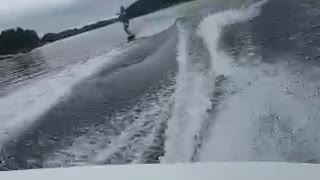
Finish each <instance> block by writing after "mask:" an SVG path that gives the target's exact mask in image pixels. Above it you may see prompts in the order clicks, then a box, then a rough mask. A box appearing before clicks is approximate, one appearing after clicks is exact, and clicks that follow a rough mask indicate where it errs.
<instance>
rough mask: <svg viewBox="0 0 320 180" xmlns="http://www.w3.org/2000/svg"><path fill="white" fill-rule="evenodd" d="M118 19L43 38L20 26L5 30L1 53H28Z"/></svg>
mask: <svg viewBox="0 0 320 180" xmlns="http://www.w3.org/2000/svg"><path fill="white" fill-rule="evenodd" d="M116 21H117V18H115V19H109V20H104V21H99V22H97V23H94V24H91V25H87V26H84V27H82V28H75V29H68V30H65V31H62V32H59V33H48V34H45V35H44V36H43V37H42V38H39V36H38V34H37V33H36V31H34V30H29V29H26V30H24V29H22V28H20V27H18V28H16V29H8V30H4V31H2V32H1V34H0V55H1V56H3V55H9V54H17V53H26V52H29V51H31V50H32V49H34V48H37V47H39V46H42V45H44V44H47V43H52V42H54V41H58V40H61V39H64V38H68V37H71V36H75V35H78V34H81V33H85V32H88V31H91V30H94V29H97V28H101V27H104V26H107V25H109V24H112V23H115V22H116ZM3 57H4V56H3Z"/></svg>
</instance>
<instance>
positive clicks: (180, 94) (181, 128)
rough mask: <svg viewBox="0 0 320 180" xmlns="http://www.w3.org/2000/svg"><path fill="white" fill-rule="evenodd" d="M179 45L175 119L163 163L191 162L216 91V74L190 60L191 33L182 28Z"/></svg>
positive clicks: (169, 130) (172, 122)
mask: <svg viewBox="0 0 320 180" xmlns="http://www.w3.org/2000/svg"><path fill="white" fill-rule="evenodd" d="M178 30H179V43H178V55H177V61H178V63H179V73H178V75H177V85H176V92H175V93H174V107H173V112H172V117H171V119H170V120H169V121H168V129H167V131H166V142H165V155H164V157H162V159H161V161H162V162H165V163H168V162H189V161H190V159H191V157H192V155H193V151H194V145H195V139H196V138H197V136H198V133H199V131H200V129H201V127H202V122H203V120H204V119H206V118H207V114H206V111H207V109H209V108H210V106H211V102H210V98H208V97H209V96H210V94H211V93H212V91H213V87H212V86H213V83H212V81H214V77H213V76H212V75H213V74H212V73H208V74H207V73H204V72H203V71H202V70H200V69H199V68H197V66H196V65H195V64H194V63H193V62H192V61H191V60H190V59H189V57H188V55H187V54H188V42H187V39H188V36H189V33H188V31H186V30H184V29H183V27H181V26H180V25H178Z"/></svg>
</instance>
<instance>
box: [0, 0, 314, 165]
mask: <svg viewBox="0 0 320 180" xmlns="http://www.w3.org/2000/svg"><path fill="white" fill-rule="evenodd" d="M319 8H320V4H319V3H318V2H317V1H313V0H299V1H298V0H280V1H277V0H269V1H232V0H229V1H218V0H217V1H206V0H202V1H201V0H199V1H195V2H191V3H187V4H184V5H180V6H176V7H173V8H170V9H167V10H164V11H160V12H157V13H155V14H151V15H147V16H145V17H141V18H138V19H135V20H133V22H132V30H133V31H134V32H135V33H136V34H137V35H138V37H139V38H138V39H137V41H135V42H132V43H128V44H127V43H125V42H124V40H125V36H124V33H123V32H122V30H121V25H119V24H116V25H112V26H109V27H106V28H103V29H100V30H97V31H93V32H89V33H87V34H84V35H80V36H77V37H73V38H70V39H67V40H63V41H60V42H57V43H54V44H51V45H48V46H45V47H43V48H40V49H37V50H35V51H33V52H31V53H29V54H27V55H23V56H20V57H17V58H15V59H10V60H5V61H0V65H1V68H0V70H1V74H0V77H1V79H0V80H1V86H0V87H1V92H0V97H1V99H0V109H1V110H0V120H1V121H0V123H1V124H0V147H2V148H0V149H3V150H2V153H1V154H2V163H1V165H0V167H1V170H15V169H30V168H46V167H68V166H84V165H95V164H130V163H174V162H195V161H286V162H308V163H318V162H319V160H320V146H319V145H318V144H319V143H318V139H319V135H318V133H317V132H318V131H319V128H320V124H319V122H318V121H319V120H320V119H319V112H320V111H319V110H320V104H319V100H318V98H319V87H320V83H319V82H318V81H319V80H318V78H317V77H318V76H319V72H320V71H319V67H318V62H317V61H318V57H319V50H320V49H319V48H320V46H319V47H318V39H319V36H318V34H319V28H318V26H319V24H320V20H319V18H318V17H319V15H320V9H319Z"/></svg>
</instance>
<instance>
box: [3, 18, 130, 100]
mask: <svg viewBox="0 0 320 180" xmlns="http://www.w3.org/2000/svg"><path fill="white" fill-rule="evenodd" d="M120 28H121V26H120V25H119V24H114V25H111V26H108V27H105V28H101V29H98V30H95V31H92V32H90V33H85V34H81V35H79V36H75V37H71V38H68V39H64V40H61V41H58V42H55V43H52V44H49V45H46V46H44V47H41V48H39V49H36V50H34V51H32V52H30V53H27V54H23V55H19V56H17V57H15V58H11V59H5V60H0V97H1V96H2V95H3V94H5V93H4V89H7V88H8V87H9V86H10V87H11V86H12V85H17V84H19V83H22V82H24V83H27V82H29V80H32V79H34V78H35V77H39V76H40V75H44V74H47V73H49V72H53V73H54V72H55V71H58V70H62V69H64V68H65V67H67V66H70V65H73V64H75V63H82V62H85V61H87V60H88V59H91V58H94V57H96V56H99V55H102V54H106V53H107V52H108V51H109V50H110V49H111V48H112V47H115V46H117V45H120V44H121V43H123V41H124V40H125V34H124V33H122V31H120V30H119V29H120ZM1 94H2V95H1Z"/></svg>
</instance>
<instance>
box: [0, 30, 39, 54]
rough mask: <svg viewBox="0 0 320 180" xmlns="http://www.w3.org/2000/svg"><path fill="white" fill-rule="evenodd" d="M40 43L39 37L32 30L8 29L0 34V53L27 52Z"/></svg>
mask: <svg viewBox="0 0 320 180" xmlns="http://www.w3.org/2000/svg"><path fill="white" fill-rule="evenodd" d="M39 45H40V38H39V36H38V34H37V33H36V32H35V31H34V30H29V29H26V30H24V29H22V28H16V29H8V30H5V31H2V32H1V34H0V55H7V54H16V53H20V52H28V51H30V50H32V49H34V48H36V47H38V46H39Z"/></svg>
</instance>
